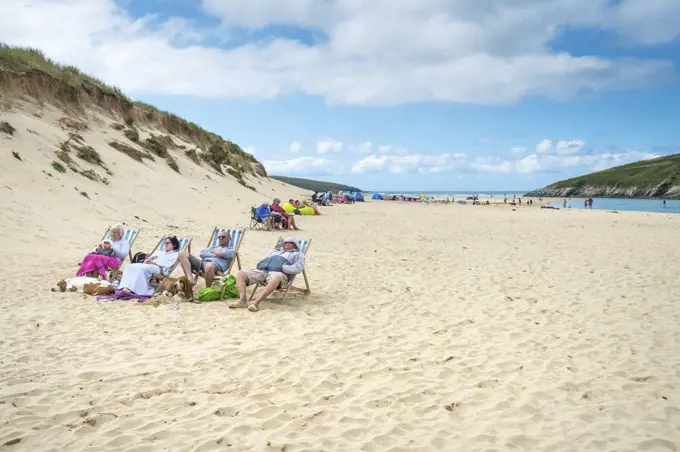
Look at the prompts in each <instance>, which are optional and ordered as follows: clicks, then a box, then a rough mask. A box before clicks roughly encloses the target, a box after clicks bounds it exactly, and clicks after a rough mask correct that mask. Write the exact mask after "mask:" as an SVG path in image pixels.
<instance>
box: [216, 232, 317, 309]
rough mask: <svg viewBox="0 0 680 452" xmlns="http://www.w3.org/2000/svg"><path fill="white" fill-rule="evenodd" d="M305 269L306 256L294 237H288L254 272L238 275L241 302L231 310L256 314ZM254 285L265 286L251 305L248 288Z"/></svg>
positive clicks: (239, 273)
mask: <svg viewBox="0 0 680 452" xmlns="http://www.w3.org/2000/svg"><path fill="white" fill-rule="evenodd" d="M304 267H305V255H304V254H303V253H301V252H300V250H299V249H298V245H297V241H296V240H295V239H294V238H293V237H286V238H285V239H283V241H282V242H280V244H279V245H278V246H277V247H276V248H275V249H273V250H272V251H270V252H269V253H267V254H266V255H265V256H264V257H263V258H262V259H260V261H259V262H258V263H257V268H256V269H253V270H241V271H240V272H238V274H237V275H236V287H237V288H238V294H239V301H237V302H235V303H232V304H230V305H229V307H230V308H248V310H249V311H252V312H256V311H258V310H259V309H260V303H262V302H263V301H264V300H265V299H266V298H267V297H268V296H269V295H271V294H272V292H274V291H275V290H276V289H278V288H279V286H281V285H283V284H287V283H288V282H289V281H290V280H291V279H292V277H293V276H294V275H297V274H298V273H300V272H302V269H303V268H304ZM253 284H260V285H263V286H264V289H262V292H261V293H260V294H259V296H258V297H257V298H256V299H255V300H254V301H251V302H250V303H249V302H248V298H247V295H246V287H248V286H251V285H253Z"/></svg>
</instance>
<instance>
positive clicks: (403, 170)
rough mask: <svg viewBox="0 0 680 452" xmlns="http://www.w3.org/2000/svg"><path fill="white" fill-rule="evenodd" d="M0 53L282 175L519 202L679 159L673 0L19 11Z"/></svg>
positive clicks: (679, 53) (253, 1)
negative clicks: (595, 175) (34, 53)
mask: <svg viewBox="0 0 680 452" xmlns="http://www.w3.org/2000/svg"><path fill="white" fill-rule="evenodd" d="M7 9H8V10H9V13H8V14H4V15H3V17H2V18H0V41H4V42H7V43H10V44H16V45H30V46H35V47H39V48H41V49H43V50H44V51H45V52H46V53H47V54H48V55H49V56H50V57H52V58H54V59H55V60H57V61H60V62H64V63H68V64H74V65H77V66H78V67H80V68H82V69H83V70H85V71H87V72H89V73H91V74H93V75H95V76H97V77H99V78H101V79H103V80H105V81H107V82H109V83H112V84H115V85H117V86H119V87H121V88H122V89H123V90H124V91H125V92H126V93H128V94H129V95H131V96H132V97H134V98H135V99H139V100H143V101H146V102H149V103H152V104H155V105H157V106H158V107H160V108H163V109H166V110H169V111H172V112H175V113H177V114H178V115H180V116H183V117H185V118H187V119H189V120H192V121H194V122H196V123H198V124H200V125H201V126H203V127H205V128H206V129H208V130H211V131H214V132H216V133H219V134H221V135H222V136H224V137H225V138H227V139H230V140H232V141H234V142H236V143H238V144H240V145H241V146H242V147H243V148H244V149H246V150H248V151H249V152H252V153H253V154H254V155H255V156H256V157H257V158H258V159H259V160H260V161H262V162H264V164H265V166H266V167H267V169H268V171H269V172H270V173H271V174H280V175H293V176H300V177H310V178H317V179H323V180H331V181H337V182H343V183H348V184H353V185H357V186H360V187H362V188H364V189H374V190H524V189H531V188H535V187H540V186H543V185H546V184H548V183H550V182H553V181H555V180H559V179H563V178H566V177H571V176H575V175H580V174H584V173H587V172H590V171H593V170H598V169H604V168H607V167H611V166H616V165H619V164H623V163H627V162H631V161H636V160H641V159H647V158H653V157H655V156H658V155H664V154H670V153H677V152H680V109H679V108H678V105H680V84H679V81H680V77H679V73H678V71H679V69H680V27H678V26H677V21H676V20H675V19H673V18H677V17H680V2H678V1H677V0H654V1H650V0H647V1H643V0H618V1H612V0H570V1H565V0H544V1H542V2H537V1H535V0H488V1H485V2H479V1H462V0H419V1H416V0H400V1H397V0H390V1H388V0H373V1H370V2H369V1H366V0H287V1H283V0H268V1H265V0H202V1H198V0H196V1H189V0H155V1H151V0H149V1H144V0H135V1H132V0H120V1H117V2H116V1H113V0H64V1H62V2H54V1H51V0H30V1H29V0H8V8H7Z"/></svg>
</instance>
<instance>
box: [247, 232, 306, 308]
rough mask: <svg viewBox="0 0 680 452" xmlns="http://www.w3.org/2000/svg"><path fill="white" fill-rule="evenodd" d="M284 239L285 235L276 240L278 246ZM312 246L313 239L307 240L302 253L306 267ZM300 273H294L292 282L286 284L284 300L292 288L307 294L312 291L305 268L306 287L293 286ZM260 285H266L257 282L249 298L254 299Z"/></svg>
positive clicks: (303, 273) (303, 270)
mask: <svg viewBox="0 0 680 452" xmlns="http://www.w3.org/2000/svg"><path fill="white" fill-rule="evenodd" d="M282 240H283V237H279V239H278V240H277V241H276V246H277V247H278V246H279V244H280V243H281V241H282ZM301 241H302V240H298V247H300V242H301ZM310 246H312V239H309V240H307V246H306V247H305V249H304V250H302V254H304V255H305V267H306V266H307V252H308V251H309V247H310ZM297 276H298V275H293V278H292V279H291V280H290V282H289V283H288V284H287V285H286V289H285V291H284V293H283V301H284V302H285V301H286V298H287V297H288V292H290V291H291V290H292V291H293V292H298V293H302V294H305V295H309V294H310V293H312V289H311V287H310V285H309V278H308V277H307V269H306V268H303V269H302V277H303V278H304V279H305V289H302V288H299V287H295V286H293V283H294V282H295V278H297ZM260 287H264V284H255V288H254V289H253V292H252V293H251V294H250V298H249V299H248V300H252V299H253V298H255V292H257V289H258V288H260ZM281 290H282V289H277V290H276V291H275V292H277V291H278V292H280V291H281Z"/></svg>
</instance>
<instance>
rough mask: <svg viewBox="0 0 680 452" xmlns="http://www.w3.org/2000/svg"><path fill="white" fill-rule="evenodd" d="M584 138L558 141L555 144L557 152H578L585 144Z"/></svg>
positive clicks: (562, 153) (564, 153)
mask: <svg viewBox="0 0 680 452" xmlns="http://www.w3.org/2000/svg"><path fill="white" fill-rule="evenodd" d="M585 144H586V143H585V141H583V140H571V141H558V142H557V144H556V145H555V154H557V155H571V154H577V153H578V152H579V151H581V149H583V146H584V145H585Z"/></svg>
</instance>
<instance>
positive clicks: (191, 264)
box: [179, 231, 234, 287]
mask: <svg viewBox="0 0 680 452" xmlns="http://www.w3.org/2000/svg"><path fill="white" fill-rule="evenodd" d="M217 239H218V242H217V245H215V246H209V247H208V248H205V249H204V250H202V251H201V254H199V256H200V259H199V258H198V257H196V256H192V255H191V243H190V244H189V246H188V247H187V249H185V250H183V251H181V252H180V253H179V265H180V266H181V267H182V271H184V276H186V277H187V279H188V280H189V282H190V283H191V284H192V285H193V284H196V281H198V275H199V274H201V273H202V274H203V275H204V276H205V287H210V286H212V283H213V280H214V279H215V273H216V272H218V271H219V272H222V273H224V272H226V271H227V268H229V264H230V263H231V260H232V259H233V258H234V249H233V248H231V247H230V246H229V242H230V241H231V236H230V235H229V233H228V232H226V231H222V232H220V233H219V235H218V236H217ZM193 274H196V277H194V276H193Z"/></svg>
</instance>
